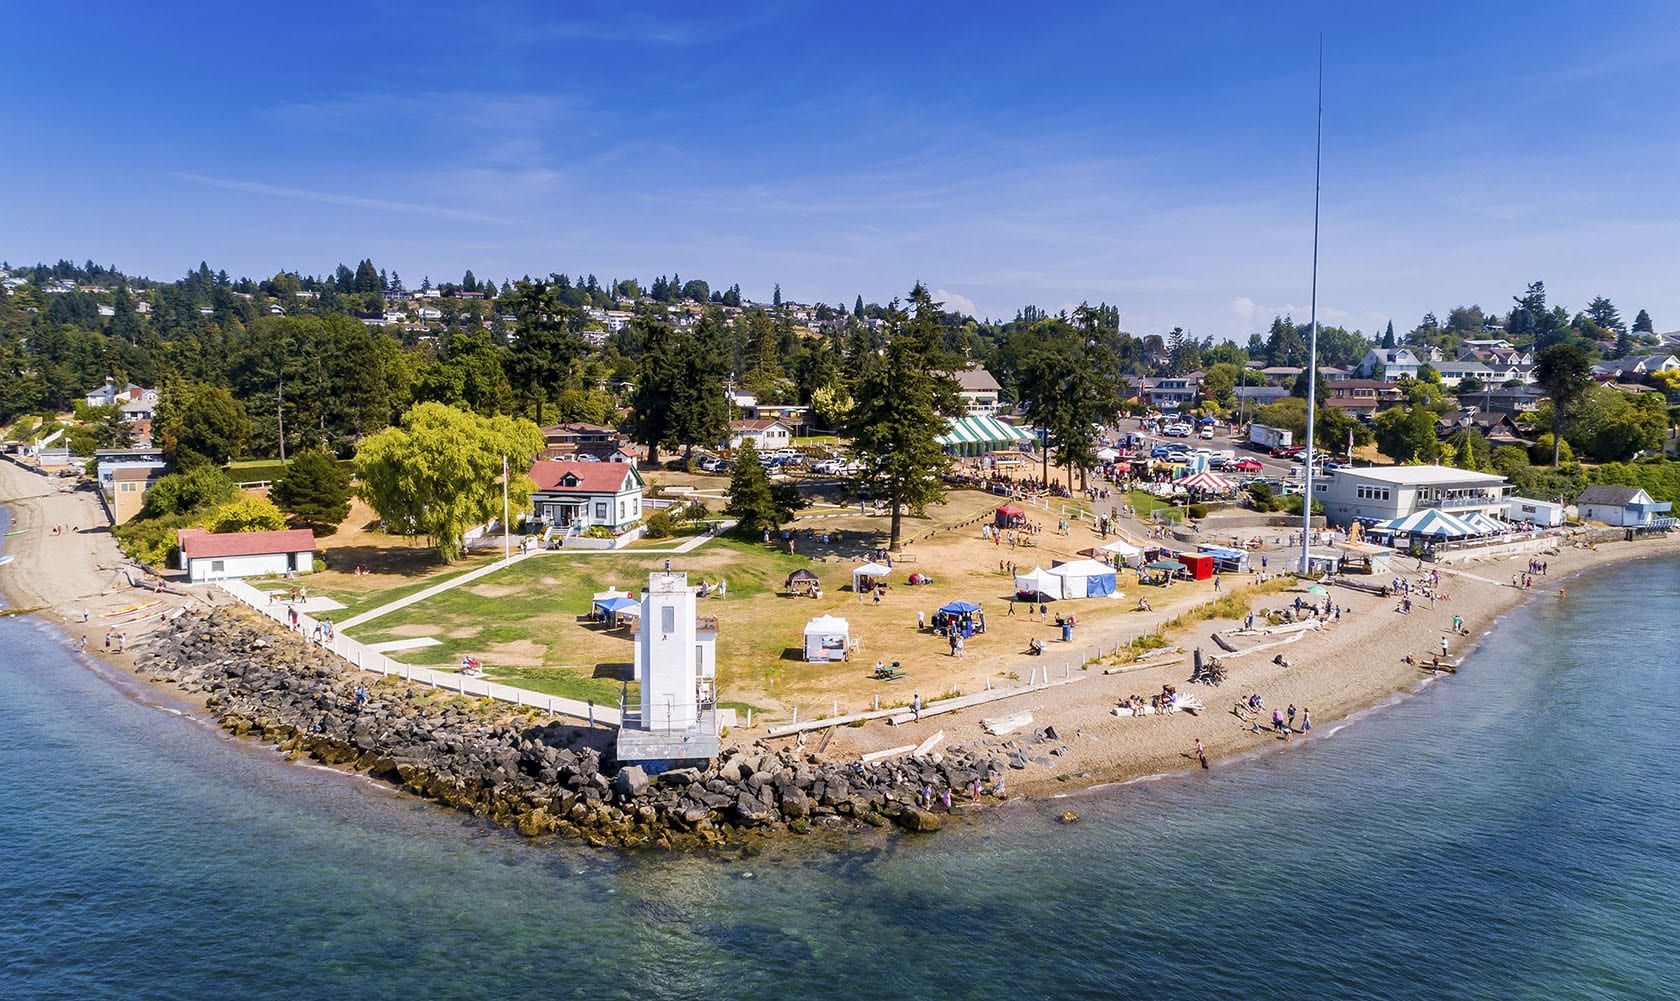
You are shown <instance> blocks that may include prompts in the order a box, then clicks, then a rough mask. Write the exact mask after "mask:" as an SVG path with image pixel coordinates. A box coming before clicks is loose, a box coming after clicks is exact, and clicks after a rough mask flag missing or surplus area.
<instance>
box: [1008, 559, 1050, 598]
mask: <svg viewBox="0 0 1680 1001" xmlns="http://www.w3.org/2000/svg"><path fill="white" fill-rule="evenodd" d="M1015 594H1016V595H1017V596H1018V597H1022V598H1027V599H1029V600H1032V601H1043V600H1045V599H1050V598H1060V597H1061V596H1062V578H1060V577H1058V576H1056V575H1055V574H1053V573H1051V572H1050V571H1048V570H1045V569H1044V568H1042V567H1033V568H1032V573H1024V574H1016V575H1015Z"/></svg>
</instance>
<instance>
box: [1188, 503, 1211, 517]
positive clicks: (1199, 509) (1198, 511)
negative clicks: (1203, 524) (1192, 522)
mask: <svg viewBox="0 0 1680 1001" xmlns="http://www.w3.org/2000/svg"><path fill="white" fill-rule="evenodd" d="M1207 514H1208V506H1207V505H1206V504H1192V505H1190V517H1192V518H1194V519H1196V520H1197V521H1201V520H1202V519H1203V518H1206V517H1207Z"/></svg>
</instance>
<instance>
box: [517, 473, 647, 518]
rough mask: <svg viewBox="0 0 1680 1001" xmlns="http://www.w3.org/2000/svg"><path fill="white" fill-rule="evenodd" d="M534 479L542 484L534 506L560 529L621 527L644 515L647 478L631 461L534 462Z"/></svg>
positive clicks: (533, 502) (532, 507)
mask: <svg viewBox="0 0 1680 1001" xmlns="http://www.w3.org/2000/svg"><path fill="white" fill-rule="evenodd" d="M531 479H533V480H535V481H536V484H537V489H536V492H535V493H533V494H532V495H531V510H532V512H533V513H534V514H535V515H536V517H537V518H538V519H540V520H542V521H544V522H545V523H547V524H549V525H551V526H553V527H555V528H570V527H572V526H574V525H575V526H577V527H580V528H591V527H593V526H596V525H603V526H605V527H607V528H609V529H611V530H612V531H614V532H622V531H625V530H627V529H629V528H631V527H633V526H634V525H635V524H636V523H637V522H639V521H641V520H642V491H643V490H644V489H646V487H647V482H646V481H645V480H643V479H642V474H641V473H639V472H637V471H636V467H635V466H633V465H630V464H628V463H622V462H576V461H572V462H567V461H564V460H549V459H543V460H538V461H537V462H534V463H532V464H531Z"/></svg>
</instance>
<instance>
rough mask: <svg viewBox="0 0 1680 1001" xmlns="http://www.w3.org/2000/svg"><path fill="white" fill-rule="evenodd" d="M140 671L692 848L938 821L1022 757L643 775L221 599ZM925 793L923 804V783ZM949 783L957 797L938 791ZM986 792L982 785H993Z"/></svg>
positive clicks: (581, 818) (484, 808) (462, 784)
mask: <svg viewBox="0 0 1680 1001" xmlns="http://www.w3.org/2000/svg"><path fill="white" fill-rule="evenodd" d="M135 670H136V673H138V674H140V675H142V676H146V677H149V678H151V679H153V680H157V681H164V682H168V683H171V684H173V685H175V686H177V687H179V688H181V689H182V690H184V691H186V692H189V693H195V694H197V695H199V696H201V697H202V698H203V699H204V703H205V705H206V707H207V709H208V710H209V711H210V712H211V713H213V714H214V715H215V717H216V718H217V719H218V721H219V722H220V723H221V725H222V726H223V727H224V728H225V729H227V730H228V731H229V732H231V733H233V734H236V735H239V736H252V737H257V738H260V739H263V740H267V741H269V742H272V743H274V744H275V745H277V746H278V747H279V748H280V749H281V750H283V751H285V752H286V753H288V754H290V755H293V756H305V755H307V756H309V757H311V758H314V759H316V760H319V761H321V762H324V763H326V764H329V765H335V766H341V767H346V768H350V769H354V770H356V771H359V772H363V773H366V774H368V775H371V776H374V777H376V778H379V779H381V780H384V781H388V782H391V783H393V784H394V785H397V786H399V787H401V788H403V789H405V790H408V791H410V792H414V793H417V794H419V795H421V796H424V797H426V798H429V799H433V800H436V801H437V802H439V803H443V804H446V805H448V806H450V807H453V808H455V809H458V810H462V811H465V812H469V813H471V814H473V815H475V816H483V817H488V818H491V819H493V820H495V821H496V822H498V823H501V824H504V825H507V826H510V827H513V828H515V829H517V830H518V831H519V832H520V833H522V834H525V835H528V836H538V835H548V834H557V835H562V836H565V837H569V838H575V839H580V840H583V841H586V842H588V843H590V844H594V845H601V846H608V845H611V846H619V847H626V848H634V847H643V846H662V847H665V848H669V849H673V850H686V849H692V848H700V847H705V846H707V845H715V844H722V843H725V842H730V841H739V840H743V839H747V838H752V837H757V836H763V835H770V834H775V833H785V832H792V833H805V832H808V831H811V830H813V829H814V828H828V827H833V828H839V829H852V830H859V831H861V830H865V829H868V828H881V827H888V826H896V827H898V828H900V829H903V830H905V831H936V830H938V829H939V828H940V826H941V825H942V823H943V818H944V817H945V816H947V815H949V814H952V813H958V812H960V811H961V810H962V809H963V807H962V805H961V804H965V803H971V802H972V801H973V797H972V791H973V788H974V784H975V782H976V781H978V782H979V783H980V784H981V786H982V787H983V788H985V789H987V790H994V789H997V788H998V787H999V786H1000V785H1001V781H1000V780H1001V776H1002V774H1003V772H1004V769H1007V768H1021V767H1024V766H1025V764H1026V759H1025V757H1024V756H1023V754H1022V752H1021V751H1019V750H1015V749H1014V748H1015V747H1018V745H1015V744H1014V743H1013V742H1010V743H1008V744H1003V745H999V746H998V747H996V748H985V747H979V748H972V749H970V748H965V747H962V746H958V747H954V748H951V749H950V750H949V751H948V752H946V753H944V754H929V755H925V756H919V757H909V758H899V759H895V760H893V761H890V762H880V763H875V764H863V763H860V762H850V763H848V762H838V761H830V760H826V759H823V758H821V757H820V756H818V755H814V754H808V753H805V752H802V751H799V750H798V749H795V748H784V749H779V750H777V749H771V748H769V747H767V746H765V745H764V744H762V743H759V744H753V745H750V746H745V747H732V748H728V749H726V750H725V751H724V752H723V754H722V755H721V756H720V758H719V759H718V760H716V761H715V762H712V763H710V765H709V767H706V768H680V769H675V770H671V771H667V772H664V773H661V774H658V775H650V774H649V773H648V772H647V771H646V770H644V769H643V768H642V767H640V766H638V765H628V766H623V767H620V766H619V765H618V764H617V763H616V762H614V761H613V760H612V753H611V746H612V743H611V742H612V731H610V730H604V729H590V728H588V727H586V726H581V725H575V724H572V723H567V722H560V721H555V720H551V719H546V718H543V717H541V716H540V715H539V714H538V713H537V710H535V709H534V708H529V707H526V708H518V707H513V706H508V705H504V704H500V703H495V702H492V701H489V700H484V699H468V698H464V697H462V696H459V695H457V694H455V693H452V692H447V691H440V690H436V689H431V688H427V687H424V686H420V685H415V684H411V683H408V682H405V681H403V680H401V679H400V678H389V677H376V676H373V675H367V674H363V673H361V672H359V671H357V670H356V669H355V668H354V667H353V666H351V665H349V664H347V663H345V662H344V661H343V660H341V659H339V658H338V657H335V656H333V655H332V654H329V653H327V652H325V651H323V650H320V649H318V648H316V647H314V646H312V645H310V644H309V643H307V642H306V641H305V640H304V639H303V637H301V636H298V635H296V634H293V633H289V632H285V631H284V630H281V629H280V628H278V627H277V626H275V625H274V624H272V623H270V622H268V621H267V620H265V619H261V618H260V617H258V616H255V615H252V614H250V613H249V612H246V611H244V610H240V609H237V608H232V607H228V606H223V607H220V608H216V609H211V610H208V611H202V610H200V611H189V612H187V613H186V614H183V615H181V616H180V617H179V618H177V619H176V620H175V621H174V622H172V623H170V624H169V625H168V626H167V627H165V628H163V629H160V630H159V631H158V632H157V633H155V634H153V635H152V637H150V639H149V640H148V642H147V643H146V645H145V646H144V648H143V649H142V650H140V651H139V653H138V657H137V660H136V667H135ZM930 790H931V792H932V797H933V800H934V802H933V803H932V804H931V805H930V804H929V803H928V802H927V799H926V798H925V794H926V793H928V792H929V791H930ZM946 790H950V791H951V795H952V797H953V802H952V806H951V807H950V808H949V809H947V808H946V807H944V806H943V805H942V804H941V803H940V802H939V801H940V800H941V799H942V798H943V794H944V792H945V791H946ZM986 797H987V798H988V799H990V798H992V797H991V794H990V792H988V793H987V794H986Z"/></svg>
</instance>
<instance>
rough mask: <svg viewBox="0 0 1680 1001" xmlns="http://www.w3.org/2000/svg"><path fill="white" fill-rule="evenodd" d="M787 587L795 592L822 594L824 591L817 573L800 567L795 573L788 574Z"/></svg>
mask: <svg viewBox="0 0 1680 1001" xmlns="http://www.w3.org/2000/svg"><path fill="white" fill-rule="evenodd" d="M787 589H788V591H790V592H792V593H793V594H820V593H822V584H821V582H819V581H818V580H817V575H816V574H814V573H812V572H811V571H809V570H807V569H805V568H804V567H800V568H799V569H798V570H795V571H794V572H793V573H790V574H788V576H787Z"/></svg>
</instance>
